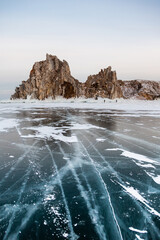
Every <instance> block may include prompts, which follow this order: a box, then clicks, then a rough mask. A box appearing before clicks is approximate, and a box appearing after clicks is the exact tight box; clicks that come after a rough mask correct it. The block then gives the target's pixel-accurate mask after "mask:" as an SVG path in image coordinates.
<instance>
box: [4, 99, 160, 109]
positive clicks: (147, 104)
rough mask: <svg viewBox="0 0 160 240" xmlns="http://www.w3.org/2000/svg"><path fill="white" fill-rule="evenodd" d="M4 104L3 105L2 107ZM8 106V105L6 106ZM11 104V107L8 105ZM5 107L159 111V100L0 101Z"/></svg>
mask: <svg viewBox="0 0 160 240" xmlns="http://www.w3.org/2000/svg"><path fill="white" fill-rule="evenodd" d="M3 104H4V105H3ZM8 104H9V105H8ZM10 104H11V105H10ZM3 106H4V107H6V106H18V107H20V106H21V107H23V108H28V106H29V107H31V106H32V107H35V108H36V107H44V108H48V107H53V108H80V109H104V110H106V109H116V110H124V111H127V110H130V111H132V110H133V111H134V110H151V111H152V110H160V99H159V100H154V101H148V100H135V99H130V100H128V99H114V100H111V99H108V98H106V99H104V98H99V99H98V100H95V99H85V98H76V99H74V98H73V99H72V98H71V99H64V98H61V97H59V98H57V99H55V100H52V99H46V100H43V101H40V100H31V99H30V98H28V99H26V100H24V99H18V100H12V101H11V100H2V101H0V108H2V107H3Z"/></svg>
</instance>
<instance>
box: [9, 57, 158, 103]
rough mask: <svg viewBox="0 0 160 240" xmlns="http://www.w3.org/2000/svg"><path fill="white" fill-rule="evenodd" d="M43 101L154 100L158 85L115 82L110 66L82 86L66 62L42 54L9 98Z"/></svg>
mask: <svg viewBox="0 0 160 240" xmlns="http://www.w3.org/2000/svg"><path fill="white" fill-rule="evenodd" d="M27 96H31V98H32V99H39V100H44V99H46V98H49V97H51V98H53V99H55V98H56V97H57V96H62V97H64V98H77V97H82V96H83V97H86V98H98V97H102V98H109V99H115V98H126V99H129V98H136V99H147V100H154V99H157V98H159V97H160V82H156V81H148V80H147V81H145V80H131V81H122V80H117V75H116V72H115V71H112V70H111V67H108V68H106V69H102V70H101V71H100V72H99V73H98V74H95V75H90V76H89V77H88V78H87V80H86V82H85V83H81V82H79V81H78V80H77V79H75V78H74V77H73V76H72V75H71V72H70V68H69V65H68V63H67V62H66V61H65V60H63V61H60V60H59V59H58V58H57V56H52V55H49V54H46V60H44V61H40V62H36V63H35V64H34V65H33V67H32V70H31V71H30V75H29V79H28V80H27V81H22V84H21V85H20V86H19V87H17V88H16V89H15V93H14V94H13V95H12V96H11V99H19V98H22V99H26V98H27Z"/></svg>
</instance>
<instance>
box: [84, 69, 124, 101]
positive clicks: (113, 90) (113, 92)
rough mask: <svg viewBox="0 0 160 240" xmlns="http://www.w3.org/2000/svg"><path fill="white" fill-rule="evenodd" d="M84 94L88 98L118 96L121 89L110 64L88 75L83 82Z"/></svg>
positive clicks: (120, 95) (120, 94)
mask: <svg viewBox="0 0 160 240" xmlns="http://www.w3.org/2000/svg"><path fill="white" fill-rule="evenodd" d="M85 96H86V97H89V98H93V97H94V98H97V97H104V98H110V99H113V98H120V97H122V91H121V88H120V86H119V83H118V81H117V76H116V71H112V69H111V66H109V67H108V68H105V69H101V71H100V72H99V73H98V74H95V75H90V76H89V77H88V79H87V81H86V83H85Z"/></svg>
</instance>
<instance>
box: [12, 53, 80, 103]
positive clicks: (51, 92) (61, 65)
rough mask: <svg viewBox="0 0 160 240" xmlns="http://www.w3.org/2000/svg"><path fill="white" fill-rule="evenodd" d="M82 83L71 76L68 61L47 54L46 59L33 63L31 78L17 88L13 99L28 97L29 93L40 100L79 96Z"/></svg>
mask: <svg viewBox="0 0 160 240" xmlns="http://www.w3.org/2000/svg"><path fill="white" fill-rule="evenodd" d="M81 85H82V84H81V83H80V82H79V81H78V80H76V79H75V78H73V77H72V76H71V73H70V69H69V65H68V63H67V62H66V61H63V62H62V61H60V60H59V59H58V58H57V57H56V56H52V55H48V54H47V55H46V60H45V61H41V62H36V63H35V64H34V65H33V68H32V70H31V72H30V76H29V79H28V80H27V81H23V82H22V84H21V85H20V86H19V87H17V88H16V90H15V93H14V94H13V95H12V96H11V99H16V98H22V99H26V98H27V96H28V95H29V96H31V98H35V99H39V100H43V99H45V98H48V97H52V98H55V97H56V96H63V97H65V98H71V97H79V96H81V95H82V92H81V90H82V87H81Z"/></svg>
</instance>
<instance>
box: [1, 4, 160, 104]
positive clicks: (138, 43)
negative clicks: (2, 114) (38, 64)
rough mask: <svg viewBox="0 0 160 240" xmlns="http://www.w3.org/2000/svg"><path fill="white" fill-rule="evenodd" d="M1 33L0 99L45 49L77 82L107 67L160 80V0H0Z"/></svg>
mask: <svg viewBox="0 0 160 240" xmlns="http://www.w3.org/2000/svg"><path fill="white" fill-rule="evenodd" d="M0 35H1V36H0V98H1V99H2V98H4V97H9V95H10V93H13V92H14V88H15V86H17V85H19V84H20V83H21V81H22V80H27V78H28V76H29V72H30V70H31V67H32V65H33V63H34V62H35V61H40V60H43V59H45V55H46V53H49V54H53V55H57V56H58V58H60V59H61V60H63V59H65V60H67V61H68V62H69V65H70V68H71V72H72V75H73V76H74V77H75V78H77V79H79V80H81V81H85V80H86V79H87V76H88V75H90V74H95V73H98V72H99V71H100V69H101V68H106V67H107V66H108V65H111V66H112V68H113V69H114V70H116V71H117V76H118V79H124V80H126V79H127V80H128V79H151V80H160V0H0Z"/></svg>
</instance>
